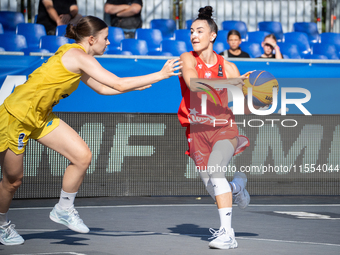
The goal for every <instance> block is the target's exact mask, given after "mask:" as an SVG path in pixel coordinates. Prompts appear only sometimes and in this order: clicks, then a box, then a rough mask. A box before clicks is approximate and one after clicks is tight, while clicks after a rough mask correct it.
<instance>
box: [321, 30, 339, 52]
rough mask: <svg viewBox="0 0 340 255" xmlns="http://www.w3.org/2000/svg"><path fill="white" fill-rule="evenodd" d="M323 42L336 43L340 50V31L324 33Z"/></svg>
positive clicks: (322, 35)
mask: <svg viewBox="0 0 340 255" xmlns="http://www.w3.org/2000/svg"><path fill="white" fill-rule="evenodd" d="M320 36H321V43H327V44H334V45H335V47H337V49H338V52H340V33H322V34H321V35H320Z"/></svg>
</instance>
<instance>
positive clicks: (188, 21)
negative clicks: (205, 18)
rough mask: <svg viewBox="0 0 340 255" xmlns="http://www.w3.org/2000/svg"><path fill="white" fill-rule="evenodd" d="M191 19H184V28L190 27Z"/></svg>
mask: <svg viewBox="0 0 340 255" xmlns="http://www.w3.org/2000/svg"><path fill="white" fill-rule="evenodd" d="M192 22H193V20H192V19H188V20H186V21H185V28H186V29H190V28H191V25H192Z"/></svg>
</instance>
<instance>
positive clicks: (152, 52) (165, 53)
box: [148, 50, 173, 57]
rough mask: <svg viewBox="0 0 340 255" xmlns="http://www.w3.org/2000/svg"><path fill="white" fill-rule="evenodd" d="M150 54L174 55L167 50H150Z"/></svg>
mask: <svg viewBox="0 0 340 255" xmlns="http://www.w3.org/2000/svg"><path fill="white" fill-rule="evenodd" d="M148 55H149V56H170V57H171V56H173V55H172V54H171V53H170V52H165V51H155V50H154V51H149V52H148Z"/></svg>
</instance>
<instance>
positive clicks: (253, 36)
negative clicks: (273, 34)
mask: <svg viewBox="0 0 340 255" xmlns="http://www.w3.org/2000/svg"><path fill="white" fill-rule="evenodd" d="M269 34H270V33H269V32H266V31H254V32H248V42H255V43H260V44H261V43H262V42H263V41H264V38H265V37H266V36H267V35H269Z"/></svg>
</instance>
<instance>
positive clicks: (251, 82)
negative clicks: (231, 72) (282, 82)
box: [242, 71, 279, 106]
mask: <svg viewBox="0 0 340 255" xmlns="http://www.w3.org/2000/svg"><path fill="white" fill-rule="evenodd" d="M244 83H245V84H244V85H243V87H242V90H243V94H244V95H245V96H246V99H248V98H247V97H248V96H247V94H248V88H250V87H251V88H252V89H253V105H256V106H266V105H269V104H271V103H272V101H273V88H274V87H276V88H277V89H279V83H278V82H277V80H276V78H275V77H274V75H272V74H271V73H269V72H267V71H254V72H252V73H251V74H250V75H249V79H246V80H245V81H244Z"/></svg>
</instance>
